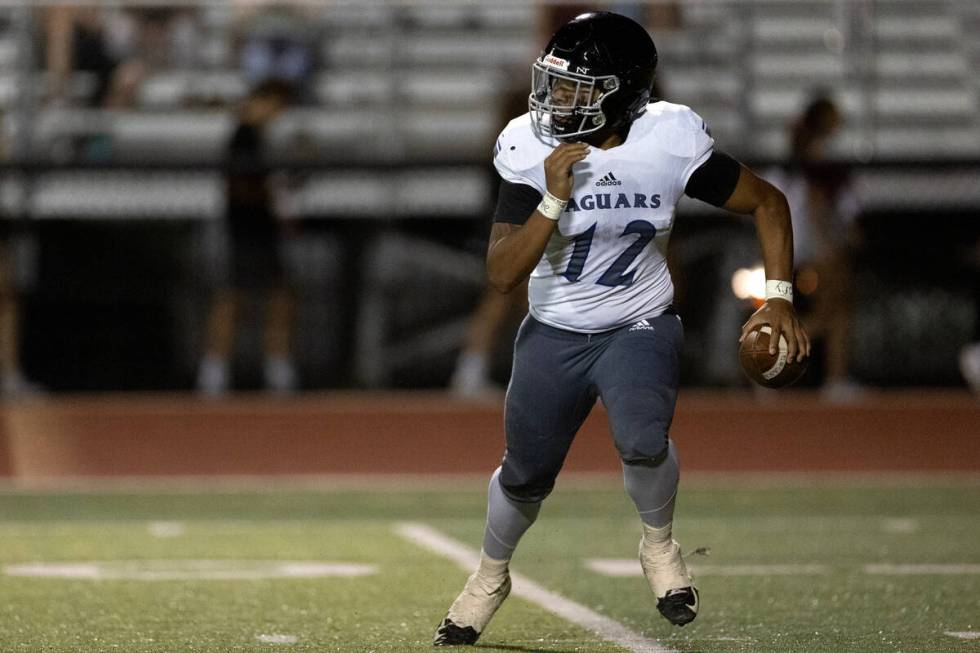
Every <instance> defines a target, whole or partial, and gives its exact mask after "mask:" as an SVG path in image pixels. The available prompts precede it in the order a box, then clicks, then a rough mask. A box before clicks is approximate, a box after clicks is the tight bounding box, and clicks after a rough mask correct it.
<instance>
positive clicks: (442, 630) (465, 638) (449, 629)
mask: <svg viewBox="0 0 980 653" xmlns="http://www.w3.org/2000/svg"><path fill="white" fill-rule="evenodd" d="M478 639H480V633H478V632H476V630H475V629H474V628H473V626H466V627H465V628H460V627H459V626H457V625H456V624H454V623H453V622H452V621H451V620H450V619H449V617H446V618H445V619H443V620H442V623H441V624H439V627H438V628H436V636H435V637H434V638H433V639H432V645H433V646H469V645H471V644H476V640H478Z"/></svg>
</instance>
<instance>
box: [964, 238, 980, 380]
mask: <svg viewBox="0 0 980 653" xmlns="http://www.w3.org/2000/svg"><path fill="white" fill-rule="evenodd" d="M967 262H968V265H969V266H970V267H971V268H972V269H973V282H974V286H975V287H976V288H975V290H976V292H974V293H973V297H974V303H975V304H976V318H975V321H974V325H973V329H974V333H973V336H974V337H973V342H972V343H969V344H967V345H965V346H964V347H963V348H962V349H960V356H959V358H960V373H961V374H962V375H963V379H964V380H965V381H966V384H967V385H968V386H969V387H970V389H971V390H973V392H974V393H975V394H976V395H977V396H978V397H980V299H977V298H978V297H980V238H977V239H976V241H974V242H973V244H972V247H971V248H970V251H969V254H968V255H967Z"/></svg>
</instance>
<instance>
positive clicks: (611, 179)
mask: <svg viewBox="0 0 980 653" xmlns="http://www.w3.org/2000/svg"><path fill="white" fill-rule="evenodd" d="M595 185H596V186H622V185H623V182H621V181H620V180H618V179H616V177H615V176H614V175H613V173H611V172H608V173H606V176H605V177H603V178H602V179H600V180H599V181H597V182H596V183H595Z"/></svg>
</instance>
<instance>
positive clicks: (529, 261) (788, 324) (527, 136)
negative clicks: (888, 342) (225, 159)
mask: <svg viewBox="0 0 980 653" xmlns="http://www.w3.org/2000/svg"><path fill="white" fill-rule="evenodd" d="M656 65H657V51H656V48H655V47H654V44H653V41H652V39H651V38H650V36H649V34H647V32H646V30H645V29H644V28H643V27H641V26H640V25H639V24H637V23H636V22H634V21H633V20H631V19H629V18H626V17H624V16H620V15H617V14H614V13H609V12H596V13H587V14H582V15H581V16H578V17H576V18H575V19H573V20H572V21H571V22H569V23H568V24H566V25H565V26H564V27H562V28H560V29H559V30H558V31H557V32H556V33H555V35H554V36H553V37H552V38H551V40H550V42H549V43H548V45H547V46H546V48H545V50H544V52H543V53H542V54H541V56H540V57H539V58H538V59H537V61H535V62H534V64H533V65H532V75H531V95H530V97H529V100H528V102H529V108H530V112H529V113H528V114H525V115H523V116H521V117H519V118H516V119H514V120H513V121H511V122H510V124H509V125H508V126H507V127H506V128H505V129H504V131H503V132H502V133H501V135H500V138H499V140H498V141H497V144H496V147H495V152H494V164H495V166H496V169H497V171H498V173H499V174H500V176H501V178H502V183H501V188H500V192H499V196H498V202H497V208H496V211H495V215H494V225H493V228H492V231H491V235H490V244H489V249H488V252H487V270H488V275H489V278H490V283H491V284H493V285H494V287H496V288H498V289H499V290H501V291H508V290H511V289H513V288H515V287H517V286H518V284H520V283H521V282H522V281H523V280H524V279H526V278H528V277H530V279H529V286H528V298H529V309H530V310H529V315H528V317H527V318H526V319H525V321H524V324H523V325H522V326H521V329H520V331H519V333H518V335H517V340H516V343H515V351H514V365H513V372H512V375H511V380H510V385H509V387H508V390H507V398H506V412H505V428H506V442H507V447H506V451H505V453H504V458H503V462H502V464H501V466H500V467H499V468H498V469H497V470H496V471H495V472H494V473H493V475H492V477H491V479H490V488H489V502H488V509H487V522H486V529H485V532H484V538H483V547H482V551H481V560H480V565H479V568H478V569H477V570H476V571H475V572H474V573H473V575H472V576H470V578H469V580H468V581H467V582H466V585H465V587H464V588H463V591H462V593H461V594H460V595H459V597H458V598H457V599H456V600H455V602H454V603H453V604H452V606H451V607H450V608H449V613H448V614H447V615H446V617H445V619H443V621H442V623H441V624H440V625H439V627H438V629H437V631H436V634H435V639H434V643H435V644H436V645H455V644H473V643H474V642H475V641H476V640H477V638H478V637H479V636H480V634H481V633H482V632H483V630H484V628H486V626H487V624H488V623H489V621H490V618H491V617H492V616H493V614H494V612H496V610H497V608H499V607H500V604H501V603H502V602H503V600H504V599H505V598H506V597H507V595H508V593H509V592H510V576H509V572H508V565H509V561H510V559H511V556H512V555H513V553H514V549H515V548H516V547H517V544H518V542H519V540H520V538H521V536H522V535H523V534H524V533H525V531H526V530H527V529H528V528H529V527H530V526H531V524H533V523H534V521H535V519H536V518H537V516H538V511H539V509H540V507H541V502H542V501H543V500H544V499H545V498H546V497H547V496H548V494H549V493H550V492H551V490H552V488H553V487H554V483H555V478H556V476H557V475H558V472H559V470H560V469H561V466H562V463H563V462H564V460H565V455H566V453H567V452H568V448H569V446H570V445H571V442H572V439H573V438H574V436H575V433H576V432H577V431H578V429H579V427H580V426H581V425H582V422H583V421H584V420H585V418H586V416H587V415H588V414H589V412H590V410H591V409H592V406H593V405H594V403H595V401H596V399H598V398H601V399H602V403H603V404H604V405H605V407H606V411H607V413H608V418H609V425H610V429H611V431H612V435H613V440H614V442H615V446H616V448H617V450H618V453H619V456H620V458H621V460H622V467H623V475H624V479H625V486H626V491H627V493H628V494H629V496H630V498H631V499H632V500H633V502H634V504H635V505H636V509H637V512H638V513H639V517H640V519H641V521H642V530H643V535H642V538H641V541H640V562H641V565H642V568H643V572H644V574H645V575H646V578H647V580H648V581H649V584H650V587H651V589H652V590H653V593H654V595H655V596H656V599H657V608H658V610H659V611H660V613H661V614H662V615H663V616H664V617H665V618H666V619H667V620H668V621H670V622H671V623H673V624H677V625H684V624H686V623H688V622H690V621H691V620H692V619H694V618H695V617H696V616H697V613H698V590H697V588H696V587H695V585H694V580H693V578H692V577H691V574H690V573H689V572H688V570H687V568H686V566H685V564H684V559H683V558H682V557H681V550H680V547H679V546H678V545H677V543H676V542H675V541H674V540H673V538H672V536H671V523H672V521H673V513H674V500H675V497H676V493H677V485H678V478H679V471H678V470H679V468H678V460H677V452H676V450H675V448H674V444H673V442H671V440H670V439H669V437H668V430H669V427H670V423H671V420H672V418H673V415H674V404H675V400H676V398H677V387H678V360H679V357H680V350H681V346H682V340H683V329H682V326H681V321H680V318H679V317H678V316H677V314H676V313H675V312H674V310H673V308H672V307H671V301H672V298H673V285H672V283H671V279H670V274H669V273H668V270H667V263H666V260H665V258H664V253H665V251H666V246H667V239H668V238H669V236H670V231H671V227H672V225H673V221H674V208H675V206H676V204H677V201H678V200H679V199H680V197H681V195H682V194H687V195H689V196H691V197H696V198H698V199H701V200H703V201H705V202H708V203H710V204H713V205H715V206H721V207H724V208H726V209H728V210H730V211H734V212H736V213H747V214H752V215H753V216H754V217H755V224H756V227H757V230H758V235H759V240H760V243H761V245H762V252H763V258H764V262H765V269H766V276H767V279H768V280H769V281H768V282H767V296H768V298H767V301H766V302H765V304H764V305H763V306H762V307H761V308H760V309H759V310H758V311H757V312H756V313H755V314H753V315H752V317H751V318H750V319H749V320H748V322H746V323H745V325H744V327H743V337H744V334H745V333H748V331H750V330H751V329H753V328H755V327H757V326H759V325H762V324H768V325H770V326H771V327H772V330H773V331H774V332H775V334H777V335H776V336H775V337H774V338H773V343H774V345H773V346H775V343H776V342H778V338H779V334H781V335H782V336H783V337H785V339H786V341H787V343H788V349H789V351H788V354H789V356H791V357H797V358H798V359H799V360H802V358H803V357H804V356H807V355H809V349H810V344H809V341H808V339H807V335H806V333H805V332H804V330H803V328H802V327H801V325H800V321H799V320H798V318H797V316H796V313H795V311H794V309H793V303H792V283H791V279H792V277H791V274H792V269H793V260H792V259H793V237H792V228H791V223H790V214H789V209H788V206H787V203H786V199H785V198H784V197H783V195H782V193H780V192H779V191H778V190H777V189H776V188H775V187H773V186H772V185H770V184H768V183H767V182H765V181H763V180H762V179H760V178H759V177H757V176H756V175H755V174H754V173H753V172H752V171H750V170H749V169H748V168H746V167H745V166H743V165H742V164H740V163H739V162H738V161H736V160H735V159H733V158H732V157H730V156H728V155H727V154H724V153H723V152H720V151H718V150H715V148H714V140H713V139H712V137H711V134H710V132H709V131H708V129H707V127H706V126H705V124H704V121H703V120H702V119H701V118H700V117H699V116H698V115H697V114H696V113H694V111H692V110H691V109H690V108H688V107H686V106H682V105H678V104H671V103H669V102H651V95H650V93H651V87H652V84H653V76H654V69H655V68H656Z"/></svg>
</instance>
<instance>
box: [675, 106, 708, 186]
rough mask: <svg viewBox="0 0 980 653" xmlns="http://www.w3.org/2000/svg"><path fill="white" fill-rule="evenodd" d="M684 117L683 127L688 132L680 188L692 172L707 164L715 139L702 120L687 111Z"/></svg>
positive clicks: (695, 114) (690, 111)
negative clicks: (685, 158) (686, 156)
mask: <svg viewBox="0 0 980 653" xmlns="http://www.w3.org/2000/svg"><path fill="white" fill-rule="evenodd" d="M685 113H686V115H685V116H684V123H685V127H686V128H687V131H688V141H689V142H688V161H687V165H686V166H685V167H684V169H683V171H682V172H681V183H682V186H684V187H686V186H687V182H688V181H689V180H690V178H691V175H692V174H694V171H695V170H697V169H698V168H700V167H701V166H703V165H704V164H705V163H707V161H708V159H710V158H711V152H712V151H713V150H714V146H715V139H714V138H712V137H711V130H710V129H709V128H708V125H707V123H705V121H704V119H703V118H702V117H701V116H699V115H698V114H697V113H695V112H694V111H692V110H690V109H688V110H687V111H686V112H685Z"/></svg>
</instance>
